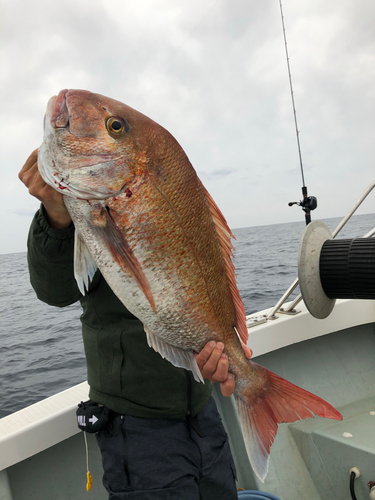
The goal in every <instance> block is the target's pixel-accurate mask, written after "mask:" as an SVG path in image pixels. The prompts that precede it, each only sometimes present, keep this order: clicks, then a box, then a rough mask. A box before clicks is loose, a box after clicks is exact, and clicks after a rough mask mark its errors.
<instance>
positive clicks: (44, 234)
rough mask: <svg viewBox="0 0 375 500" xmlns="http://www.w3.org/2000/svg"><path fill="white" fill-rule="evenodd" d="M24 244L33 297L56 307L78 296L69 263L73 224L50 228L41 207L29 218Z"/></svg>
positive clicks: (71, 249)
mask: <svg viewBox="0 0 375 500" xmlns="http://www.w3.org/2000/svg"><path fill="white" fill-rule="evenodd" d="M27 245H28V254H27V259H28V265H29V273H30V282H31V285H32V287H33V288H34V290H35V292H36V294H37V297H38V298H39V299H40V300H41V301H43V302H46V303H47V304H50V305H54V306H59V307H63V306H66V305H69V304H73V303H74V302H76V301H77V300H79V298H80V296H81V294H80V292H79V290H78V287H77V284H76V281H75V278H74V267H73V252H74V226H73V225H70V226H69V227H68V228H67V229H54V228H53V227H51V225H50V224H49V222H48V221H47V214H46V212H45V210H44V208H41V209H40V210H39V211H38V212H37V213H36V214H35V217H34V219H33V221H32V224H31V227H30V231H29V237H28V242H27Z"/></svg>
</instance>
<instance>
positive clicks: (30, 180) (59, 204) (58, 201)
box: [18, 149, 72, 229]
mask: <svg viewBox="0 0 375 500" xmlns="http://www.w3.org/2000/svg"><path fill="white" fill-rule="evenodd" d="M18 177H19V179H20V180H21V181H22V182H23V183H24V184H25V186H26V187H27V188H28V189H29V193H30V194H31V195H32V196H34V197H35V198H37V199H38V200H40V201H41V202H42V203H43V205H44V208H45V209H46V212H47V216H48V222H49V224H50V226H51V227H53V228H55V229H66V228H67V227H69V226H70V224H71V223H72V219H71V217H70V215H69V212H68V211H67V209H66V207H65V204H64V201H63V195H62V194H61V193H58V192H57V191H56V190H55V189H53V188H52V187H51V186H49V185H48V184H46V183H45V182H44V180H43V179H42V177H41V175H40V173H39V170H38V150H37V149H35V150H34V151H33V152H32V153H31V155H30V156H29V157H28V159H27V160H26V163H25V165H24V166H23V167H22V169H21V171H20V173H19V174H18Z"/></svg>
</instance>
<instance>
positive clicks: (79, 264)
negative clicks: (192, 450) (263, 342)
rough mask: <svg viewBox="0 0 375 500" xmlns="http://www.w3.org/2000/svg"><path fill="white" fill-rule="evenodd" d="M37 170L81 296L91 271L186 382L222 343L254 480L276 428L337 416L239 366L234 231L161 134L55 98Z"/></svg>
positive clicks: (113, 109)
mask: <svg viewBox="0 0 375 500" xmlns="http://www.w3.org/2000/svg"><path fill="white" fill-rule="evenodd" d="M38 165H39V170H40V172H41V175H42V177H43V178H44V180H45V181H46V182H47V183H48V184H49V185H51V186H52V187H54V188H55V189H57V190H58V191H60V192H62V193H63V194H64V195H65V196H64V201H65V204H66V207H67V209H68V211H69V213H70V215H71V217H72V220H73V222H74V225H75V228H76V242H75V275H76V279H77V283H78V285H79V287H80V289H81V291H82V293H84V292H85V288H86V289H87V288H88V283H89V279H91V278H92V276H93V274H94V272H95V270H96V268H97V267H98V268H99V269H100V271H101V273H102V274H103V276H104V278H105V279H106V281H107V282H108V284H109V286H110V287H111V288H112V290H113V291H114V293H115V294H116V295H117V296H118V298H119V299H120V300H121V301H122V302H123V303H124V305H125V306H126V307H127V308H128V309H129V310H130V311H131V312H132V313H133V314H134V315H135V316H137V317H138V318H139V319H140V320H141V321H142V323H143V325H144V328H145V331H146V334H147V340H148V343H149V345H150V346H151V347H153V348H154V349H155V350H156V351H157V352H159V353H160V354H161V355H162V356H163V357H165V358H167V359H168V360H169V361H171V362H172V363H173V364H174V365H176V366H180V367H183V368H186V369H189V370H191V371H192V372H193V374H194V377H195V378H196V380H201V381H202V376H201V374H200V371H199V369H198V366H197V364H196V361H195V357H194V354H193V353H194V351H197V352H199V351H200V350H201V349H202V348H203V347H204V346H205V344H206V343H207V342H208V341H210V340H215V341H221V342H223V343H224V345H225V352H226V353H227V355H228V359H229V369H230V371H231V372H232V373H233V374H234V376H235V380H236V389H235V398H236V401H237V405H238V409H239V415H240V419H241V423H242V429H243V432H244V435H245V442H246V447H247V451H248V454H249V458H250V461H251V463H252V466H253V468H254V470H255V472H256V473H257V474H258V476H259V477H260V478H261V480H264V478H265V475H266V473H267V467H268V454H269V451H270V446H271V444H272V442H273V439H274V436H275V435H276V432H277V425H278V423H279V422H285V421H286V422H290V421H294V420H296V419H298V418H305V417H307V416H312V412H314V413H317V414H318V415H320V416H327V417H331V418H336V419H339V418H341V415H340V414H339V413H338V412H337V411H336V410H335V409H334V408H333V407H331V406H330V405H329V404H328V403H326V402H325V401H323V400H321V399H320V398H318V397H317V396H314V395H312V394H310V393H308V392H307V391H304V390H303V389H300V388H298V387H297V386H294V385H293V384H290V383H289V382H287V381H285V380H284V379H281V378H280V377H278V376H277V375H275V374H273V373H271V372H269V371H268V370H266V369H265V368H263V367H261V366H259V365H257V364H256V363H254V362H252V361H250V360H247V359H246V357H245V355H244V353H243V349H242V347H241V342H246V341H247V337H248V333H247V328H246V322H245V310H244V307H243V304H242V301H241V298H240V295H239V292H238V288H237V285H236V277H235V272H234V266H233V263H232V257H233V255H232V249H233V247H232V244H231V241H230V238H231V237H232V233H231V231H230V229H229V227H228V225H227V223H226V221H225V219H224V217H223V215H222V214H221V212H220V210H219V208H218V207H217V205H216V204H215V202H214V201H213V199H212V198H211V196H210V195H209V193H208V192H207V191H206V189H205V188H204V186H203V185H202V183H201V182H200V180H199V178H198V176H197V174H196V172H195V170H194V168H193V167H192V165H191V164H190V162H189V160H188V158H187V156H186V154H185V153H184V151H183V149H182V148H181V146H180V145H179V144H178V143H177V141H176V140H175V139H174V138H173V136H172V135H171V134H170V133H169V132H168V131H167V130H165V129H164V128H163V127H161V126H160V125H158V124H157V123H156V122H154V121H153V120H151V119H149V118H148V117H146V116H145V115H143V114H141V113H139V112H138V111H136V110H134V109H132V108H130V107H129V106H126V105H125V104H122V103H120V102H118V101H115V100H113V99H110V98H108V97H104V96H101V95H99V94H93V93H91V92H87V91H82V90H63V91H61V92H60V93H59V94H58V96H55V97H52V98H51V99H50V101H49V103H48V106H47V113H46V119H45V134H44V139H43V144H42V146H41V147H40V149H39V156H38Z"/></svg>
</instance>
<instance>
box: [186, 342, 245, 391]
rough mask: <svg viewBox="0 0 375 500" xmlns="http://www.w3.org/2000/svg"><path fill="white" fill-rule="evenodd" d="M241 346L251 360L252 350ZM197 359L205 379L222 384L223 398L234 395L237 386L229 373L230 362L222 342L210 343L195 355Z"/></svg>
mask: <svg viewBox="0 0 375 500" xmlns="http://www.w3.org/2000/svg"><path fill="white" fill-rule="evenodd" d="M241 345H242V348H243V350H244V353H245V356H246V358H247V359H250V358H251V355H252V352H251V349H250V348H249V347H247V346H246V345H244V344H242V343H241ZM195 359H196V361H197V364H198V367H199V369H200V371H201V373H202V377H203V378H207V379H208V380H211V382H218V383H220V388H221V392H222V394H223V396H226V397H229V396H231V395H232V394H233V392H234V389H235V386H236V384H235V380H234V376H233V374H232V373H228V369H229V361H228V356H227V355H226V354H225V352H224V344H223V343H222V342H217V343H216V342H215V341H213V340H212V341H211V342H208V343H207V344H206V345H205V346H204V348H203V349H202V350H201V351H200V352H199V353H195Z"/></svg>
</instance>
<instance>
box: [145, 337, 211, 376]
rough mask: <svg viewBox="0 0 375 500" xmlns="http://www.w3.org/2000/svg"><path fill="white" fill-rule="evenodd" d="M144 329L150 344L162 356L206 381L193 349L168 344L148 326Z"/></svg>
mask: <svg viewBox="0 0 375 500" xmlns="http://www.w3.org/2000/svg"><path fill="white" fill-rule="evenodd" d="M144 330H145V332H146V336H147V342H148V345H149V346H150V347H152V348H153V349H154V351H156V352H158V353H159V354H160V356H161V357H162V358H165V359H167V360H168V361H170V362H171V363H172V365H174V366H177V367H178V368H185V370H190V371H191V372H192V373H193V376H194V378H195V380H196V381H197V382H203V383H204V380H203V377H202V374H201V372H200V370H199V368H198V365H197V362H196V360H195V356H194V353H193V351H191V350H189V351H184V350H183V349H180V348H178V347H175V346H173V345H170V344H167V343H166V342H165V341H164V340H163V339H161V338H160V337H157V336H156V335H154V334H153V333H151V332H150V331H149V330H148V329H147V328H144Z"/></svg>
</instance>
